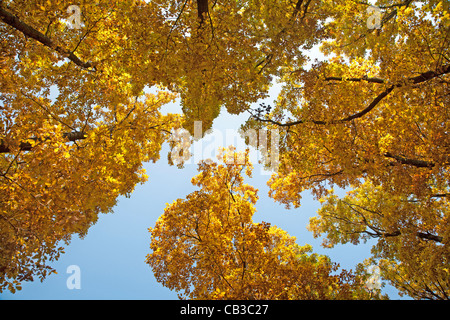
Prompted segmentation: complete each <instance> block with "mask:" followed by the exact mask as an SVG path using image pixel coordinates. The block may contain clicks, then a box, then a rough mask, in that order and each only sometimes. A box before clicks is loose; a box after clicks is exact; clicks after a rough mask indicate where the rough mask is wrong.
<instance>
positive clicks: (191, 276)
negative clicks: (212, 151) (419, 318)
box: [147, 152, 368, 299]
mask: <svg viewBox="0 0 450 320" xmlns="http://www.w3.org/2000/svg"><path fill="white" fill-rule="evenodd" d="M238 157H245V158H246V159H245V161H244V162H243V161H240V162H241V163H242V162H243V163H244V164H236V163H238V160H237V158H238ZM219 158H220V160H221V161H220V162H219V163H216V162H202V163H200V164H199V168H198V170H199V172H200V173H199V174H198V175H197V176H195V177H194V178H192V184H193V185H195V186H198V187H199V188H200V190H199V191H195V192H193V193H190V194H189V195H187V196H186V199H178V200H175V201H174V202H173V203H172V204H168V205H167V207H166V209H165V211H164V214H163V215H162V216H161V217H160V218H159V219H158V221H157V223H156V226H155V227H154V228H150V233H151V236H152V242H151V249H152V251H153V252H152V253H151V254H149V255H148V256H147V263H148V264H150V266H151V267H152V269H153V272H154V273H155V276H156V279H157V280H158V281H160V282H161V283H162V284H163V285H164V286H166V287H168V288H170V289H174V290H176V291H179V292H181V294H180V297H183V298H188V299H352V298H362V297H364V296H365V297H368V293H367V292H366V291H364V290H362V289H361V285H360V284H361V281H362V278H358V277H355V276H354V275H352V274H351V273H349V272H346V271H345V270H344V271H342V272H341V273H340V274H337V275H332V273H333V272H334V271H336V270H337V265H336V264H333V263H332V262H331V261H330V259H329V258H328V257H326V256H322V255H317V254H311V250H312V248H311V246H309V245H306V246H299V245H298V244H296V242H295V241H296V239H295V238H294V237H291V236H289V235H288V234H287V233H286V232H285V231H283V230H281V229H279V228H277V227H276V226H271V225H270V223H267V222H261V223H255V222H253V220H252V216H253V214H254V213H255V211H256V209H255V204H256V202H257V200H258V196H257V190H256V189H255V188H253V187H252V186H249V185H247V184H245V183H244V177H243V173H245V175H247V176H251V174H252V165H251V163H249V160H248V155H243V154H236V153H233V152H228V153H225V154H222V155H220V156H219Z"/></svg>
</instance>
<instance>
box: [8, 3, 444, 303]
mask: <svg viewBox="0 0 450 320" xmlns="http://www.w3.org/2000/svg"><path fill="white" fill-rule="evenodd" d="M375 5H376V6H377V8H378V9H379V12H380V15H379V16H373V12H374V11H373V10H372V11H370V10H369V11H368V8H369V3H366V2H365V1H344V0H322V1H316V0H298V1H297V0H294V1H290V0H277V1H275V0H249V1H236V0H224V1H208V0H195V1H194V0H186V1H184V0H177V1H166V0H153V1H141V0H125V1H122V0H120V1H119V0H115V1H106V0H93V1H81V3H79V7H80V10H81V16H80V18H81V20H80V22H81V24H80V26H78V27H76V28H74V27H73V26H70V25H68V22H67V19H68V18H70V15H71V14H70V12H67V6H68V3H67V1H62V0H57V1H44V0H42V1H41V0H39V1H38V0H36V1H22V0H5V1H0V291H2V290H4V289H8V290H10V291H14V290H16V289H20V284H21V283H22V282H23V281H30V280H33V279H35V278H36V277H37V278H40V279H41V280H43V279H45V278H46V277H47V276H48V275H49V274H50V273H51V272H53V269H52V267H51V262H52V261H54V260H55V259H57V258H58V257H59V256H60V254H62V253H63V250H64V248H63V246H64V245H68V244H69V242H70V239H71V237H72V236H73V235H74V234H79V235H81V236H83V235H85V234H86V233H87V232H88V230H89V227H90V226H92V225H93V224H94V223H95V222H96V221H97V217H98V215H99V214H100V213H108V212H111V211H112V210H113V208H114V206H115V204H116V200H117V197H118V196H120V195H125V196H131V194H132V192H133V189H134V187H135V186H136V184H137V183H144V182H145V181H146V180H147V178H148V177H147V174H146V173H145V172H144V170H143V169H142V168H143V164H144V163H145V162H148V161H158V160H159V158H160V150H161V148H162V146H163V145H164V144H165V143H169V142H170V141H172V144H171V145H172V146H174V144H173V130H174V129H179V128H182V127H183V128H185V129H187V130H188V131H189V132H190V133H191V134H192V133H193V124H194V121H197V120H200V121H202V123H203V129H204V130H207V129H209V128H211V127H213V122H214V119H216V118H217V116H218V115H219V113H220V112H223V111H226V112H228V113H230V114H241V113H243V112H247V113H248V114H249V115H250V118H249V120H248V121H247V122H246V123H245V124H243V128H247V129H259V128H265V129H275V128H276V129H279V130H280V140H279V150H277V151H278V152H279V156H280V165H279V167H278V169H277V170H276V171H275V172H274V174H273V175H272V176H271V177H270V178H269V179H268V185H269V187H270V191H269V196H270V197H271V198H273V200H274V201H276V202H278V203H280V204H282V205H284V206H286V207H287V208H291V207H294V208H297V207H299V206H301V204H302V196H303V195H304V194H305V192H310V193H312V194H313V195H314V196H315V197H316V199H317V200H318V201H320V203H321V208H320V209H319V210H318V212H317V215H316V216H314V217H313V218H311V220H310V225H309V229H310V231H311V232H312V233H313V234H314V235H315V236H317V237H319V236H320V237H323V240H324V241H323V244H324V246H325V247H330V248H331V247H333V246H335V245H338V244H345V243H352V244H354V245H358V244H359V243H361V242H364V241H366V240H368V239H375V240H376V245H374V247H373V248H372V256H371V258H370V259H368V260H366V261H361V263H360V264H359V265H358V266H356V267H355V271H353V272H351V271H342V270H340V269H338V268H337V265H336V264H334V263H332V262H331V261H330V259H328V258H327V257H325V256H321V255H317V254H315V253H313V252H312V249H311V247H310V246H303V247H302V246H299V245H297V244H296V240H295V238H293V237H291V236H289V235H288V234H287V233H286V232H284V231H282V230H281V229H279V228H277V227H275V226H272V225H271V224H270V223H269V222H264V223H255V222H253V220H252V216H253V214H254V212H255V210H256V209H255V208H256V205H257V199H258V196H257V190H256V189H255V188H253V187H251V186H249V185H246V184H245V183H244V178H243V173H245V174H246V175H250V174H251V169H252V166H251V164H250V163H249V161H248V159H247V158H245V157H246V156H245V155H241V157H244V158H245V159H247V160H246V161H245V163H244V164H240V165H238V164H232V163H228V162H227V161H226V159H227V158H228V159H231V158H232V157H237V156H238V155H237V154H233V153H224V154H223V157H224V159H225V161H224V159H220V161H219V162H217V163H216V162H212V163H207V162H202V163H201V164H200V165H199V171H200V173H199V175H198V176H196V177H194V178H193V180H192V182H193V184H194V185H196V186H198V187H199V190H198V191H196V192H193V193H191V194H189V195H186V198H185V199H178V200H176V201H175V202H173V203H172V204H169V205H167V207H166V209H165V211H164V213H163V214H162V216H161V218H160V219H159V220H158V221H157V223H156V225H155V226H154V227H152V228H150V233H151V236H152V238H151V253H150V254H149V255H148V256H147V260H146V261H147V263H149V264H150V266H151V267H152V269H153V271H154V274H155V276H156V278H157V279H158V281H160V282H161V283H162V284H163V285H165V286H167V287H169V288H171V289H173V290H176V291H177V292H179V294H180V296H181V297H183V298H202V299H222V298H227V299H266V298H269V299H365V298H373V297H376V298H378V297H380V295H379V293H380V292H379V290H378V291H376V292H369V291H368V290H366V289H367V288H364V281H366V279H367V272H366V267H367V265H369V264H372V265H377V266H379V267H380V270H381V276H382V278H383V280H384V281H385V282H387V283H389V284H391V285H393V286H394V287H395V288H397V290H398V291H399V292H400V293H401V294H406V295H408V296H410V297H413V298H415V299H449V297H450V282H449V279H450V273H449V270H450V262H449V261H450V251H449V241H450V229H449V226H450V223H449V222H450V221H449V218H450V217H449V212H450V210H449V209H450V203H449V201H450V186H449V181H450V176H449V166H450V138H449V132H450V121H449V119H450V113H449V112H450V111H449V110H450V109H449V105H450V98H449V83H450V78H449V74H450V53H449V48H450V46H449V41H450V36H449V34H450V32H449V31H450V30H449V28H450V4H449V2H448V1H442V0H430V1H413V0H404V1H403V0H399V1H393V0H380V1H376V3H375ZM372 9H373V8H372ZM371 15H372V16H371ZM368 19H375V20H377V19H378V20H379V21H378V24H377V26H376V27H374V26H371V25H370V24H369V23H368V21H369V20H368ZM319 49H320V51H321V52H322V53H323V54H324V55H325V58H323V59H321V60H316V61H312V59H311V58H312V52H314V50H319ZM311 50H312V51H311ZM275 81H276V82H278V84H279V86H280V88H281V90H280V92H279V94H278V96H277V98H276V100H275V101H274V102H273V104H271V106H270V107H264V108H257V107H256V106H255V105H257V104H258V103H260V99H262V98H266V97H267V96H268V93H269V89H270V88H271V86H272V85H273V84H274V83H275ZM176 99H177V100H176ZM173 101H177V102H179V103H180V105H181V107H182V114H163V113H162V112H161V108H162V107H163V106H164V105H165V104H167V103H170V102H173ZM235 129H236V128H235ZM149 175H150V177H151V173H149ZM343 189H345V190H346V191H348V193H347V194H346V195H344V193H343V192H342V190H343ZM274 214H276V213H274Z"/></svg>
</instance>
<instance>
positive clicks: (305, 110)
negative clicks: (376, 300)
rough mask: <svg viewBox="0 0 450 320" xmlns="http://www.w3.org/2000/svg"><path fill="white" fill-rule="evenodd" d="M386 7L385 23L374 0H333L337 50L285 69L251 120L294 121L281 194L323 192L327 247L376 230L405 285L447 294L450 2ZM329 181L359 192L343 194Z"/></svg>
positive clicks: (294, 201) (387, 268)
mask: <svg viewBox="0 0 450 320" xmlns="http://www.w3.org/2000/svg"><path fill="white" fill-rule="evenodd" d="M377 5H379V7H380V8H381V9H382V11H383V13H382V17H381V27H380V29H378V30H377V29H368V28H367V24H366V20H367V18H368V16H367V15H366V14H365V12H366V8H367V6H368V4H366V3H363V2H356V1H355V2H353V1H323V2H322V6H323V10H324V11H326V12H328V14H329V18H330V19H329V20H328V21H327V22H326V27H325V30H324V32H325V33H326V34H327V35H328V39H327V41H324V42H323V44H322V47H321V49H322V51H323V52H324V53H325V54H327V55H332V57H331V58H330V59H329V60H327V61H322V62H316V63H314V64H313V65H312V66H311V68H309V69H305V68H299V69H297V70H292V71H291V72H288V73H286V74H285V75H284V77H283V81H284V86H283V89H282V92H281V93H280V95H279V97H278V99H277V101H276V104H275V106H274V107H273V108H272V109H271V111H270V112H269V113H264V112H261V110H259V113H258V112H256V111H255V110H254V111H251V113H252V115H253V119H252V121H251V122H250V123H249V124H247V126H251V125H261V124H267V125H268V126H269V127H278V128H283V129H285V130H284V132H283V133H282V138H281V142H280V167H279V170H278V171H277V172H276V173H275V174H274V175H273V176H272V177H271V179H270V181H269V182H268V184H269V185H270V188H271V190H270V195H271V196H272V197H273V198H274V199H275V200H276V201H279V202H281V203H283V204H285V205H286V206H288V207H289V206H291V205H292V206H294V207H298V206H300V204H301V197H302V192H303V191H306V190H309V191H311V192H312V193H313V194H314V195H315V196H316V197H317V198H318V199H322V201H324V203H325V204H324V206H323V207H322V209H321V210H320V211H319V213H318V217H316V218H314V219H312V221H311V226H310V227H311V229H312V230H313V231H314V232H315V234H316V235H319V234H322V233H325V234H326V236H327V238H326V244H327V245H330V246H333V245H335V244H337V243H347V242H350V243H354V244H357V243H359V241H361V240H364V239H367V238H370V237H374V238H377V239H378V244H377V245H376V246H375V247H374V249H373V254H374V255H373V257H372V262H374V263H377V262H380V263H382V265H381V266H382V276H384V277H385V278H386V279H387V280H389V281H390V282H391V284H393V285H394V286H396V287H397V288H398V289H399V290H400V292H402V293H407V294H409V295H410V296H412V297H414V298H419V299H421V298H427V299H448V298H449V283H448V269H449V259H448V258H449V253H448V245H449V229H448V228H447V225H448V219H449V210H448V204H449V202H448V201H449V197H450V186H449V181H450V179H449V165H450V157H449V155H450V140H449V129H450V128H449V124H450V121H449V118H450V117H449V112H448V107H447V106H448V105H449V94H448V92H449V90H448V85H449V73H450V64H449V61H450V59H449V58H450V55H449V50H448V48H449V46H448V41H449V38H448V35H449V33H448V31H449V21H450V20H449V18H450V16H449V14H448V12H449V3H448V2H440V1H427V2H415V1H404V2H403V3H394V2H390V1H380V2H378V3H377ZM355 15H356V18H354V16H355ZM255 121H256V124H255ZM330 187H339V188H343V189H345V188H349V189H353V191H352V192H350V194H349V195H348V196H347V197H345V198H343V199H341V200H339V199H338V198H337V196H336V195H335V194H334V193H333V192H332V190H333V189H332V188H330Z"/></svg>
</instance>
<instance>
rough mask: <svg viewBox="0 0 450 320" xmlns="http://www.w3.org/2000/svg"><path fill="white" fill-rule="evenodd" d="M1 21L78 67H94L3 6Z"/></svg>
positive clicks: (0, 14) (0, 11)
mask: <svg viewBox="0 0 450 320" xmlns="http://www.w3.org/2000/svg"><path fill="white" fill-rule="evenodd" d="M0 19H1V20H2V21H3V22H4V23H6V24H8V25H9V26H11V27H13V28H14V29H16V30H18V31H20V32H22V33H23V34H24V35H25V36H27V37H29V38H32V39H34V40H37V41H38V42H40V43H41V44H43V45H44V46H46V47H48V48H51V49H54V50H56V51H57V52H59V53H60V54H62V55H64V56H67V58H68V59H69V60H70V61H72V62H73V63H75V64H76V65H78V66H80V67H82V68H84V69H89V68H91V67H93V65H92V64H91V63H90V62H83V61H81V60H80V58H78V57H77V56H76V55H75V54H74V53H73V52H71V51H70V50H67V49H65V48H63V47H60V46H58V45H57V44H55V43H54V42H53V41H52V40H51V39H50V38H49V37H47V36H46V35H45V34H43V33H41V32H39V31H38V30H36V29H34V28H33V27H32V26H30V25H28V24H26V23H25V22H23V21H22V20H20V19H19V18H18V17H16V16H15V15H13V14H12V13H10V12H8V11H6V10H5V9H4V8H3V7H2V6H1V5H0Z"/></svg>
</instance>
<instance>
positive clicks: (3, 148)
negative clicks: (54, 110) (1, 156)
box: [0, 131, 86, 153]
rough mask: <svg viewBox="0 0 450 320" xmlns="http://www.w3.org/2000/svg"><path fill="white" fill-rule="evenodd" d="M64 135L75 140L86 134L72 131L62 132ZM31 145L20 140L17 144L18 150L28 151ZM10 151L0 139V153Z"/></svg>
mask: <svg viewBox="0 0 450 320" xmlns="http://www.w3.org/2000/svg"><path fill="white" fill-rule="evenodd" d="M64 137H65V138H67V140H69V141H72V142H74V141H76V140H83V139H86V134H85V133H84V132H79V131H74V132H66V133H64ZM30 139H33V140H35V141H43V140H49V139H50V138H46V139H38V138H30ZM32 148H33V147H32V146H31V144H30V143H29V142H21V143H20V145H19V150H21V151H30V150H31V149H32ZM9 152H11V148H10V147H9V146H7V145H5V144H4V143H3V141H0V153H9Z"/></svg>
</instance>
